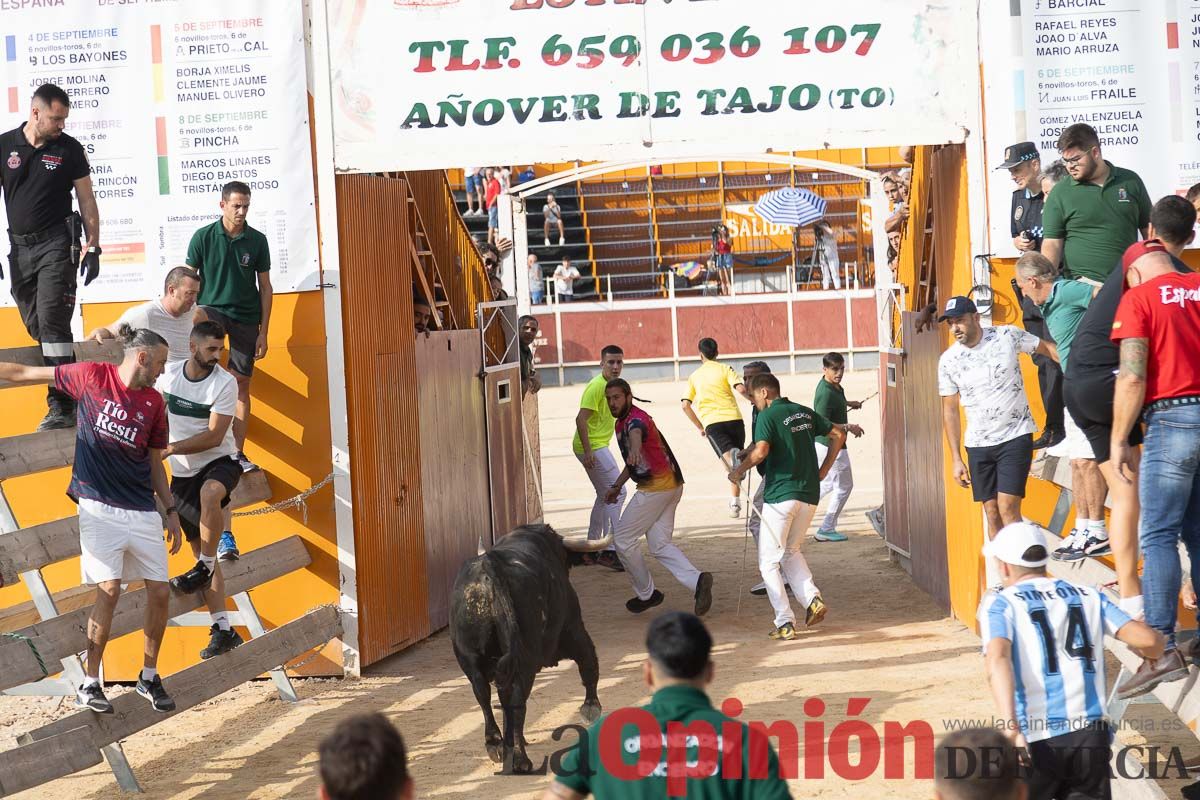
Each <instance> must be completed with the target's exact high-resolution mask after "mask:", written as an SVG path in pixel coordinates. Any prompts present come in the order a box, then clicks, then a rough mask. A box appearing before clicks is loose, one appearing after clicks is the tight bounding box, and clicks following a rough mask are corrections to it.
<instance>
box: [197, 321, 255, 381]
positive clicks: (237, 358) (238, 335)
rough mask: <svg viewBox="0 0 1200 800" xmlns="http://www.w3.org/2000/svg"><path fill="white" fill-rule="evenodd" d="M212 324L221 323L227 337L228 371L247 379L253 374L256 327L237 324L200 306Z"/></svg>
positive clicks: (241, 323)
mask: <svg viewBox="0 0 1200 800" xmlns="http://www.w3.org/2000/svg"><path fill="white" fill-rule="evenodd" d="M201 308H202V309H204V313H205V314H207V315H208V318H209V319H211V320H212V321H213V322H219V323H221V327H222V328H224V329H225V335H226V336H228V337H229V371H230V372H236V373H237V374H239V375H245V376H246V377H247V378H249V377H250V376H251V375H253V374H254V350H255V348H257V347H258V325H256V324H251V323H249V322H238V321H237V320H236V319H234V318H233V317H230V316H227V315H226V314H224V313H222V312H220V311H218V310H217V309H215V308H213V307H212V306H201Z"/></svg>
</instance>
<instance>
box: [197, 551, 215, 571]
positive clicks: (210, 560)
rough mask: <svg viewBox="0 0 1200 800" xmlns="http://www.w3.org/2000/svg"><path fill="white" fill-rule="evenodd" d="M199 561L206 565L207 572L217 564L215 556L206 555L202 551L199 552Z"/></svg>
mask: <svg viewBox="0 0 1200 800" xmlns="http://www.w3.org/2000/svg"><path fill="white" fill-rule="evenodd" d="M200 563H201V564H203V565H204V566H206V567H208V571H209V572H212V571H213V570H214V569H215V568H216V566H217V557H216V556H206V555H204V554H203V553H201V554H200Z"/></svg>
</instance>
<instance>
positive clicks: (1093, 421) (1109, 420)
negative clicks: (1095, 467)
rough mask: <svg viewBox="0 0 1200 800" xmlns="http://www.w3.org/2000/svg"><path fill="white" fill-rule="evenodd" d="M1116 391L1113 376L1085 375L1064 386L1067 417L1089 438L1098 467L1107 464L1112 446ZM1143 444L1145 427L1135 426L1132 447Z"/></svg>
mask: <svg viewBox="0 0 1200 800" xmlns="http://www.w3.org/2000/svg"><path fill="white" fill-rule="evenodd" d="M1116 387H1117V376H1116V375H1113V374H1112V373H1110V372H1103V373H1097V374H1088V373H1084V374H1083V375H1076V376H1074V377H1072V378H1071V379H1070V380H1069V381H1064V382H1063V401H1064V402H1065V403H1066V406H1067V413H1068V414H1070V415H1071V419H1073V420H1075V424H1076V425H1078V426H1079V430H1081V431H1083V435H1084V436H1086V437H1087V440H1088V443H1089V444H1091V446H1092V452H1093V453H1094V454H1095V455H1096V463H1097V464H1103V463H1104V462H1106V461H1108V458H1109V450H1110V449H1111V445H1112V424H1113V393H1114V392H1115V391H1116ZM1141 443H1142V424H1141V423H1140V422H1135V423H1134V425H1133V430H1131V431H1130V432H1129V444H1130V445H1131V446H1133V447H1136V446H1138V445H1139V444H1141Z"/></svg>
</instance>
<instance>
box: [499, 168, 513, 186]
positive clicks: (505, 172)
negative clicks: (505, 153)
mask: <svg viewBox="0 0 1200 800" xmlns="http://www.w3.org/2000/svg"><path fill="white" fill-rule="evenodd" d="M496 178H497V179H498V180H499V181H500V191H502V192H507V191H508V190H509V189H511V188H512V168H511V167H501V168H500V169H499V171H498V172H497V173H496Z"/></svg>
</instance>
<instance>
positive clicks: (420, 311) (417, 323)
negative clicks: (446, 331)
mask: <svg viewBox="0 0 1200 800" xmlns="http://www.w3.org/2000/svg"><path fill="white" fill-rule="evenodd" d="M412 304H413V328H414V329H415V330H416V332H417V335H420V334H422V333H423V334H425V336H426V337H428V336H429V333H430V331H432V330H433V329H434V327H433V307H432V306H430V305H429V301H428V300H426V299H425V298H424V297H423V296H421V295H420V294H419V293H417V292H413V301H412Z"/></svg>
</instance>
